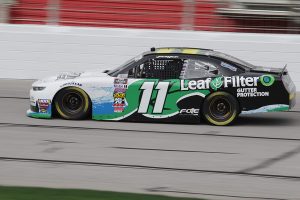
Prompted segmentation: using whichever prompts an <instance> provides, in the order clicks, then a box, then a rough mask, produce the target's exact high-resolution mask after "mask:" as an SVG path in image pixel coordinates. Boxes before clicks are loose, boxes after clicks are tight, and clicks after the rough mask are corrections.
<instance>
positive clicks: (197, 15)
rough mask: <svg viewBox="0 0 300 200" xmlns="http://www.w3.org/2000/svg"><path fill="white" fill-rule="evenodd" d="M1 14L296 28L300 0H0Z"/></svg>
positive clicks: (146, 24) (12, 19)
mask: <svg viewBox="0 0 300 200" xmlns="http://www.w3.org/2000/svg"><path fill="white" fill-rule="evenodd" d="M0 14H1V15H0V17H1V19H2V20H1V21H2V22H8V23H16V24H26V23H28V24H51V25H67V26H92V27H121V28H150V29H176V30H180V29H183V30H195V31H197V30H205V31H229V32H259V33H294V34H296V33H299V32H300V28H299V26H300V0H76V1H73V0H0ZM1 21H0V22H1Z"/></svg>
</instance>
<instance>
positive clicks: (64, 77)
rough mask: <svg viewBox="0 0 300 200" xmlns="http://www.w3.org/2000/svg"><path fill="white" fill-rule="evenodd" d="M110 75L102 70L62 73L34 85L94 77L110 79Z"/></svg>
mask: <svg viewBox="0 0 300 200" xmlns="http://www.w3.org/2000/svg"><path fill="white" fill-rule="evenodd" d="M108 76H109V75H108V74H106V73H103V72H102V71H100V70H93V71H86V72H62V73H59V74H58V75H56V76H50V77H47V78H44V79H40V80H38V81H36V82H35V83H34V85H37V84H43V83H50V82H55V81H60V80H76V79H79V78H80V79H81V78H93V77H108Z"/></svg>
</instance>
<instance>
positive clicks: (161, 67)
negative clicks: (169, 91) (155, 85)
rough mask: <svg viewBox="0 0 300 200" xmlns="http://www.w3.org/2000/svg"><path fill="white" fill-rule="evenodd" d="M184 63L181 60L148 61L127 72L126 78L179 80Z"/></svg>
mask: <svg viewBox="0 0 300 200" xmlns="http://www.w3.org/2000/svg"><path fill="white" fill-rule="evenodd" d="M183 63H184V61H183V60H182V59H148V60H147V61H146V62H144V63H142V64H140V65H139V66H137V67H135V68H132V69H131V70H129V72H128V77H132V78H148V79H152V78H153V79H177V78H179V76H180V74H181V71H182V68H183Z"/></svg>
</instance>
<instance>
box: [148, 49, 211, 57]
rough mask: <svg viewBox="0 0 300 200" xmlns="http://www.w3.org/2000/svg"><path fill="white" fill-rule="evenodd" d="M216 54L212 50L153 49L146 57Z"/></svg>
mask: <svg viewBox="0 0 300 200" xmlns="http://www.w3.org/2000/svg"><path fill="white" fill-rule="evenodd" d="M213 52H214V50H212V49H203V48H192V47H160V48H155V47H152V48H151V49H150V51H147V52H145V53H144V55H150V54H156V55H158V54H173V53H174V54H194V55H211V54H212V53H213Z"/></svg>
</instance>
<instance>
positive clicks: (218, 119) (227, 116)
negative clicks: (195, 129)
mask: <svg viewBox="0 0 300 200" xmlns="http://www.w3.org/2000/svg"><path fill="white" fill-rule="evenodd" d="M238 114H239V103H238V101H237V99H236V98H235V97H234V96H232V95H231V94H229V93H226V92H215V93H212V94H211V95H209V96H208V97H207V98H206V99H205V100H204V103H203V108H202V116H203V117H204V119H205V120H206V121H207V122H208V123H210V124H213V125H216V126H226V125H229V124H231V123H233V122H234V121H235V120H236V118H237V117H238Z"/></svg>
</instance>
